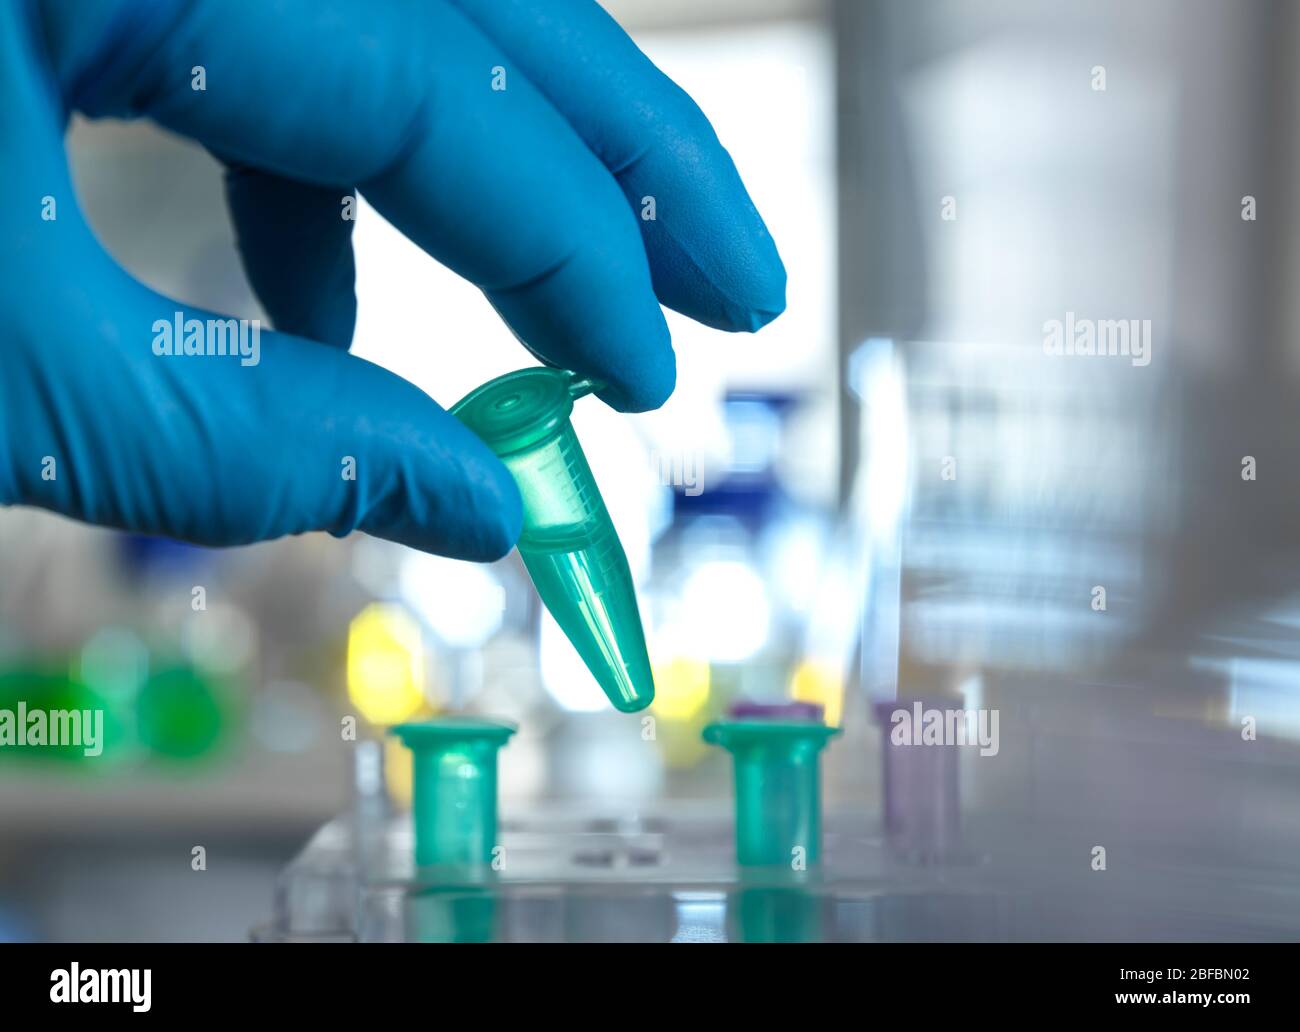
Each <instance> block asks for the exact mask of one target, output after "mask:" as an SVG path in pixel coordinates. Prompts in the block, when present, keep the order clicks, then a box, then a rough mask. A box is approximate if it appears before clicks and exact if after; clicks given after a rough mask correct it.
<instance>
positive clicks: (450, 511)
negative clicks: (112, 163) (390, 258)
mask: <svg viewBox="0 0 1300 1032" xmlns="http://www.w3.org/2000/svg"><path fill="white" fill-rule="evenodd" d="M195 66H202V68H203V70H204V75H205V83H204V85H205V86H206V89H204V90H202V91H198V90H195V89H194V88H192V86H193V81H194V72H193V69H194V68H195ZM497 68H501V69H504V71H505V85H506V88H505V90H497V89H493V85H494V78H495V79H496V80H497V84H499V83H500V78H499V75H497V74H496V73H494V69H497ZM72 110H76V111H81V112H84V113H85V114H86V115H88V116H90V117H100V116H116V117H140V116H143V117H148V118H151V119H153V120H154V121H155V122H157V123H158V124H160V125H162V126H165V127H166V128H168V129H170V130H172V131H174V132H177V133H179V134H181V135H183V136H187V137H190V138H191V139H194V140H197V141H198V142H200V143H202V144H203V145H204V146H206V147H207V148H208V149H209V150H211V151H212V152H213V153H214V154H216V155H218V156H219V157H220V158H221V159H222V160H223V161H224V162H225V163H226V165H227V168H228V175H227V193H228V200H229V204H230V209H231V212H232V216H233V218H234V221H235V225H236V229H237V235H238V239H239V245H240V250H241V253H242V255H243V258H244V264H245V268H246V270H247V272H248V275H249V279H250V281H251V282H252V285H253V288H254V289H255V291H256V292H257V295H258V297H259V298H260V299H261V301H262V303H263V305H264V306H265V308H266V310H267V312H268V313H269V314H270V315H271V317H272V319H273V321H274V322H275V325H276V327H277V329H278V331H279V332H270V331H269V330H267V331H264V332H263V333H262V335H261V354H260V361H259V362H258V363H257V364H255V365H251V364H250V365H245V364H242V363H241V362H240V360H239V359H238V358H231V357H222V356H203V357H200V356H186V357H179V358H178V357H174V356H159V355H156V354H155V353H154V347H153V345H154V341H155V337H156V333H155V329H154V325H155V322H156V321H158V320H163V321H167V322H172V321H174V318H175V313H176V312H177V311H181V312H183V313H185V317H186V318H197V319H208V318H212V317H214V315H215V314H214V313H211V312H205V311H201V310H198V309H194V308H191V307H187V306H185V305H184V304H182V303H180V302H178V301H174V300H171V299H169V298H166V297H162V296H160V295H159V294H157V293H155V292H154V291H151V290H149V289H148V288H146V287H144V286H143V285H141V284H140V283H137V282H136V281H134V280H132V279H131V278H130V277H129V276H128V275H126V273H124V272H123V270H122V269H121V268H119V267H118V266H117V265H116V264H115V263H114V262H113V261H112V260H111V259H110V258H109V257H108V256H107V255H106V254H105V253H104V251H103V250H102V249H101V248H100V246H99V245H98V244H97V243H96V241H95V239H94V237H93V236H92V234H91V233H90V232H89V230H88V229H87V227H86V224H85V222H84V221H83V220H82V218H81V216H80V214H79V213H78V210H77V205H76V199H75V197H74V196H73V192H72V184H71V181H70V178H69V174H68V168H67V161H66V158H65V155H64V151H63V141H62V137H63V133H64V130H65V127H66V124H67V120H68V114H69V111H72ZM353 190H359V191H360V192H361V193H362V194H364V195H365V196H366V198H367V199H369V200H370V201H371V202H372V203H373V204H374V205H375V207H376V208H378V209H379V210H380V211H381V212H382V213H383V214H384V215H385V217H387V218H388V219H389V220H390V221H391V222H393V223H394V224H395V225H396V226H397V227H398V228H399V229H401V230H402V232H404V233H405V234H406V235H407V236H409V237H410V238H411V239H412V240H414V241H415V242H416V243H417V244H419V245H420V246H421V247H422V248H424V249H425V250H426V251H428V252H429V254H431V255H433V256H434V257H435V258H437V259H438V260H439V261H441V262H443V263H444V264H446V265H447V266H449V267H450V268H452V269H453V270H455V271H456V272H457V273H459V274H460V275H462V276H464V277H466V278H467V279H469V280H471V281H473V282H474V283H475V284H477V285H479V286H480V287H481V288H482V289H483V291H484V293H485V294H486V295H487V297H488V299H489V300H490V301H491V302H492V304H493V305H494V306H495V307H496V309H497V311H499V312H500V313H501V315H502V317H503V318H504V319H505V320H506V321H507V322H508V323H509V324H510V326H511V327H512V329H513V330H514V332H515V334H516V335H517V336H518V337H519V339H520V340H522V341H523V342H524V343H525V344H526V346H527V347H528V348H529V349H530V350H531V351H533V352H534V353H535V354H537V355H538V356H540V357H541V358H542V359H544V360H545V361H547V362H551V363H554V364H556V365H559V366H563V367H565V368H569V369H574V370H576V371H578V372H579V373H582V374H584V375H588V376H592V377H595V378H597V379H599V380H601V381H603V382H605V383H607V384H608V385H609V387H608V389H607V390H606V391H605V392H604V394H603V397H604V398H605V400H606V401H608V402H609V403H610V404H612V405H614V406H615V407H617V408H620V409H624V410H640V409H648V408H654V407H656V406H658V405H660V404H662V403H663V402H664V400H665V399H666V398H667V397H668V395H669V394H670V393H671V392H672V389H673V383H674V376H675V372H674V359H673V352H672V347H671V344H670V342H669V338H668V331H667V328H666V325H665V323H664V319H663V313H662V311H661V309H660V307H659V306H660V303H663V304H666V305H668V306H670V307H672V308H675V309H677V310H678V311H681V312H683V313H685V314H687V315H689V316H691V317H693V318H695V319H698V320H700V321H702V322H705V323H708V324H709V325H711V326H717V327H721V328H723V329H729V330H754V329H757V328H758V327H759V326H761V325H763V324H764V323H766V322H767V321H768V320H770V319H772V318H773V317H775V316H776V315H777V314H779V313H780V311H781V310H782V308H783V307H784V303H785V301H784V296H785V272H784V269H783V268H782V266H781V261H780V259H779V258H778V256H777V253H776V249H775V247H774V245H773V243H772V240H771V238H770V237H769V236H768V233H767V230H766V228H765V227H764V225H763V222H762V220H761V219H760V218H759V216H758V213H757V212H756V211H755V210H754V207H753V205H752V204H751V202H750V200H749V197H748V196H747V195H746V193H745V189H744V187H743V185H742V184H741V182H740V178H739V176H738V175H737V174H736V170H735V167H734V166H733V165H732V162H731V159H730V158H729V157H728V156H727V153H726V151H724V150H723V149H722V147H721V145H720V144H719V143H718V140H717V138H716V136H715V135H714V133H713V130H712V128H711V127H710V125H709V123H708V121H707V120H706V119H705V117H704V116H703V115H702V114H701V113H700V111H699V109H698V108H697V107H696V106H695V105H694V104H693V103H692V101H691V100H690V98H689V97H687V96H686V95H685V94H684V93H683V92H682V91H681V90H680V89H678V88H677V87H676V86H675V85H674V84H673V83H672V82H671V81H669V80H668V79H667V78H665V77H664V76H663V75H662V74H661V73H660V72H659V71H658V70H657V69H656V68H655V67H654V66H653V65H652V64H651V63H650V62H649V61H648V60H647V59H646V58H645V57H644V55H642V54H641V52H640V51H639V50H638V49H637V48H636V47H635V46H634V45H633V43H632V42H631V41H630V40H629V39H628V38H627V36H625V35H624V34H623V32H622V31H621V30H620V29H619V28H618V26H617V25H616V24H615V23H614V22H613V21H612V20H611V19H610V18H609V17H608V16H607V15H606V14H605V13H604V12H603V11H602V10H601V9H600V8H599V7H598V6H597V5H596V4H595V3H592V2H590V0H517V2H510V0H456V2H452V0H277V2H274V3H272V2H269V0H166V2H163V0H159V2H153V3H150V2H145V0H48V2H38V0H5V2H3V3H0V197H3V198H4V204H3V206H2V207H0V255H3V263H2V268H3V278H2V280H0V300H3V302H4V313H5V314H4V332H3V336H2V337H0V502H3V503H9V504H12V503H21V504H28V505H37V506H41V507H43V508H46V509H52V510H54V511H56V512H61V513H64V514H66V515H69V516H73V517H76V518H78V519H82V520H88V521H90V522H93V523H99V524H105V525H108V526H113V527H121V528H126V529H130V530H134V531H139V532H144V533H150V534H164V535H169V536H172V537H177V538H182V539H185V540H189V541H196V542H200V543H204V544H211V545H231V544H241V543H245V542H250V541H257V540H262V539H267V538H274V537H279V536H281V535H284V534H296V533H301V532H304V531H309V530H327V531H329V532H330V533H333V534H336V535H339V536H342V535H344V534H347V533H349V532H350V531H352V530H355V529H360V530H363V531H366V532H368V533H370V534H374V535H377V536H379V537H383V538H388V539H390V540H393V541H399V542H402V543H403V544H407V545H411V546H413V547H416V548H420V549H424V550H427V551H432V552H440V553H443V554H446V555H452V556H458V557H463V558H469V559H493V558H496V557H498V556H501V555H502V554H504V553H505V552H507V551H508V550H509V549H510V547H511V546H512V545H513V544H514V541H515V538H516V536H517V534H518V531H519V525H520V503H519V498H518V494H517V492H516V489H515V486H514V483H513V482H512V481H511V479H510V476H509V474H508V473H507V472H506V470H505V469H504V467H503V466H502V465H501V464H500V463H499V462H498V461H497V459H496V458H495V457H494V456H493V455H491V454H490V453H489V452H488V451H487V449H485V448H484V447H483V446H482V445H481V444H480V443H479V441H478V440H477V439H476V438H475V437H473V435H471V434H470V433H469V432H468V431H466V430H465V429H464V428H463V427H461V425H460V424H459V423H458V422H457V421H456V420H455V419H453V418H452V417H450V416H448V415H447V414H446V412H444V411H443V410H442V409H441V408H440V407H439V406H438V405H437V404H435V403H434V402H433V401H432V400H431V399H430V398H428V397H427V396H426V395H425V394H423V393H422V392H421V391H420V390H418V389H417V388H416V387H414V386H412V385H411V384H409V383H407V382H406V381H404V380H402V379H400V378H399V377H397V376H395V375H392V374H390V373H388V372H386V371H385V370H383V369H381V368H379V367H378V366H375V365H373V364H371V363H368V362H365V361H363V360H361V359H358V358H355V357H353V356H351V355H349V354H348V353H347V347H348V344H349V341H350V340H351V336H352V329H353V323H354V320H355V314H356V300H355V296H354V292H353V258H352V247H351V239H350V235H351V229H352V223H351V221H348V220H345V219H343V218H342V217H341V212H342V206H341V198H342V197H343V195H345V194H348V193H350V192H352V191H353ZM646 196H653V197H654V198H655V208H656V212H655V214H656V218H655V220H654V221H644V220H642V219H641V218H639V217H638V213H639V212H640V210H641V204H642V198H643V197H646ZM44 198H53V199H54V201H55V204H56V208H55V209H54V210H55V214H56V217H55V218H54V219H53V220H48V219H45V218H42V214H43V213H48V205H47V204H46V202H45V201H44ZM446 346H447V347H449V348H453V347H472V346H473V342H472V341H448V342H447V344H446ZM348 457H351V458H353V459H354V460H355V479H354V480H352V479H346V478H345V476H344V475H343V474H344V472H345V471H346V470H347V466H346V465H345V462H346V459H347V458H348ZM50 460H53V462H52V463H51V461H50ZM51 474H53V475H52V476H51Z"/></svg>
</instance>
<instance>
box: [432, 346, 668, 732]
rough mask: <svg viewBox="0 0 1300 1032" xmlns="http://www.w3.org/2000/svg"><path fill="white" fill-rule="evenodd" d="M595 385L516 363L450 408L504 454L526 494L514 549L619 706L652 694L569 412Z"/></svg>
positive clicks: (620, 558)
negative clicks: (519, 532)
mask: <svg viewBox="0 0 1300 1032" xmlns="http://www.w3.org/2000/svg"><path fill="white" fill-rule="evenodd" d="M592 389H593V385H592V383H591V381H589V380H581V379H578V378H577V377H575V376H574V374H572V373H568V372H565V371H563V370H559V369H548V368H545V367H541V366H539V367H536V368H532V369H520V370H517V371H515V372H513V373H507V374H506V375H505V376H499V377H497V378H496V379H495V380H490V381H489V382H487V383H485V384H483V385H482V386H481V387H479V388H477V389H475V390H474V391H471V392H470V393H469V394H468V395H467V396H466V397H464V398H462V399H461V400H460V401H459V402H457V403H456V404H455V405H454V406H452V409H451V412H452V414H453V415H454V416H456V417H457V418H458V419H460V421H461V422H462V423H464V424H465V425H466V426H467V427H469V428H470V429H471V430H473V431H474V433H475V434H477V435H478V437H479V438H480V439H481V440H482V441H483V443H484V444H486V445H487V446H488V447H489V448H491V449H492V450H493V451H494V452H495V453H496V454H497V455H498V456H499V457H500V459H501V461H502V462H504V463H505V465H506V468H507V469H509V470H510V473H511V475H512V476H513V477H514V478H515V483H516V484H518V486H519V493H520V495H521V496H522V498H523V508H524V526H523V532H522V533H521V534H520V537H519V555H520V556H521V557H522V558H523V561H524V565H525V566H526V567H527V568H528V574H529V576H530V577H532V579H533V584H534V585H535V586H536V587H537V593H538V595H540V596H541V599H542V602H543V603H544V604H545V606H546V608H547V609H548V610H550V612H551V615H552V616H554V617H555V620H556V623H558V624H559V625H560V628H561V630H563V631H564V633H565V635H566V636H567V637H568V639H569V641H570V642H572V643H573V647H574V648H575V649H577V650H578V655H580V656H581V657H582V661H583V662H584V663H585V664H586V665H587V669H588V670H590V671H591V673H592V676H594V677H595V678H596V681H597V683H598V684H599V685H600V686H601V688H602V689H604V692H605V694H606V695H607V696H608V697H609V701H610V702H612V703H613V704H614V707H615V708H616V709H619V710H622V711H623V712H624V713H634V712H636V711H637V710H640V709H644V708H645V707H646V706H648V705H650V703H651V702H652V701H653V699H654V678H653V676H652V675H651V673H650V658H649V655H648V654H647V652H646V644H645V634H644V632H643V631H642V629H641V614H640V612H639V610H638V609H637V602H636V590H635V588H634V587H633V584H632V572H631V570H630V569H629V568H628V564H627V556H626V555H625V554H624V552H623V546H622V544H621V543H620V542H619V540H618V535H617V534H616V533H615V532H614V524H613V522H612V521H611V520H610V518H609V512H608V511H607V510H606V508H605V503H604V501H603V500H602V499H601V497H600V491H599V490H598V489H597V487H596V481H595V479H594V478H593V477H592V475H591V468H590V467H589V466H588V465H587V458H586V456H585V455H583V453H582V447H581V445H579V444H578V438H577V435H576V434H574V432H573V426H572V425H571V424H570V422H569V416H570V414H571V413H572V412H573V402H574V399H575V398H580V397H582V396H583V395H585V394H589V393H591V391H592Z"/></svg>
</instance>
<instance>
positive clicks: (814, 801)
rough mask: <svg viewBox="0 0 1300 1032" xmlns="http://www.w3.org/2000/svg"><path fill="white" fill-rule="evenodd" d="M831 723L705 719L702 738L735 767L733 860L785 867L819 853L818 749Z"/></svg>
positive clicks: (813, 861)
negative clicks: (727, 755)
mask: <svg viewBox="0 0 1300 1032" xmlns="http://www.w3.org/2000/svg"><path fill="white" fill-rule="evenodd" d="M839 733H840V729H839V728H836V727H827V726H826V725H825V724H817V723H812V722H794V721H791V722H786V721H774V720H734V721H723V722H720V723H716V724H710V725H709V726H708V727H706V728H705V729H704V740H705V741H706V742H709V743H711V744H713V745H720V746H722V747H723V748H724V749H726V750H727V751H728V752H730V753H731V755H732V759H733V760H734V763H735V772H736V862H737V863H739V864H741V865H742V866H745V867H766V866H772V867H784V868H786V869H789V868H791V866H792V865H795V864H797V863H800V862H802V864H804V865H807V866H809V867H811V866H812V865H813V864H816V863H817V862H818V861H819V860H820V858H821V837H822V836H821V767H820V755H821V751H822V748H823V747H824V746H825V745H826V743H827V742H828V741H829V740H830V739H831V738H833V737H834V736H835V735H838V734H839Z"/></svg>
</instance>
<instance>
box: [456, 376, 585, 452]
mask: <svg viewBox="0 0 1300 1032" xmlns="http://www.w3.org/2000/svg"><path fill="white" fill-rule="evenodd" d="M594 387H595V385H594V384H593V383H592V382H591V381H590V380H585V379H581V378H579V377H578V376H576V375H575V374H574V373H570V372H566V371H565V370H562V369H550V368H548V367H546V366H536V367H534V368H532V369H518V370H516V371H515V372H513V373H507V374H506V375H505V376H498V377H497V378H496V379H495V380H491V381H489V382H488V383H485V384H483V385H482V386H481V387H477V388H475V389H474V390H472V391H470V393H469V394H467V395H466V396H465V397H463V398H462V399H461V400H460V401H458V402H456V404H455V405H453V406H452V407H451V414H452V415H454V416H455V417H456V418H457V419H459V420H460V421H461V422H462V423H464V424H465V425H466V426H468V427H469V428H470V429H471V430H473V431H474V433H475V434H477V435H478V436H479V438H480V439H481V440H482V441H483V443H484V444H486V445H487V446H488V447H489V448H491V449H492V450H493V451H494V452H496V454H497V455H511V454H513V453H514V452H517V451H523V450H525V449H527V448H532V447H533V446H534V445H537V444H540V443H541V442H542V441H545V440H546V439H547V438H548V437H550V436H551V435H552V434H554V433H556V432H558V431H559V430H560V428H561V427H563V426H564V424H565V423H566V422H567V420H568V418H569V416H570V414H572V412H573V402H574V399H575V398H580V397H582V396H583V395H585V394H590V393H591V392H592V390H593V389H594Z"/></svg>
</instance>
